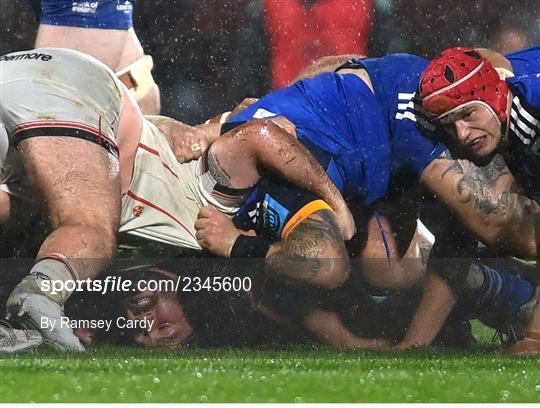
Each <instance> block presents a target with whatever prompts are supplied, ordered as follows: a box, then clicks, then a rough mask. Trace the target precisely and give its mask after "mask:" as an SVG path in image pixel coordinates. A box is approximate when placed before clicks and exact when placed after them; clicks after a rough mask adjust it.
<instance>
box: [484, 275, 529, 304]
mask: <svg viewBox="0 0 540 408" xmlns="http://www.w3.org/2000/svg"><path fill="white" fill-rule="evenodd" d="M478 266H480V269H481V270H482V273H483V275H484V282H483V284H482V287H481V288H479V289H478V293H477V295H478V301H479V304H481V305H482V307H488V308H498V307H501V306H502V307H504V306H513V307H516V308H520V307H521V306H523V305H524V304H525V303H527V302H528V301H529V300H531V299H532V297H533V296H534V286H533V284H532V283H530V282H529V281H528V280H526V279H523V278H520V277H518V276H515V275H512V274H509V273H507V272H504V271H501V270H497V269H494V268H491V267H489V266H486V265H482V264H478Z"/></svg>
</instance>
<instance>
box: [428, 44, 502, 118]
mask: <svg viewBox="0 0 540 408" xmlns="http://www.w3.org/2000/svg"><path fill="white" fill-rule="evenodd" d="M420 96H421V97H422V106H423V107H424V109H425V110H426V112H427V113H428V114H429V115H430V116H435V117H439V118H440V117H442V116H446V115H448V114H449V113H451V112H453V111H455V110H457V109H459V108H462V107H463V106H466V105H468V104H470V103H472V102H481V103H483V104H484V105H486V106H487V107H488V108H489V109H490V110H491V111H492V112H493V113H494V114H495V116H497V118H498V119H499V121H500V122H501V123H504V122H506V119H507V117H506V107H507V97H508V85H507V84H506V82H505V81H504V80H502V79H501V78H500V77H499V74H498V73H497V71H496V70H495V68H494V67H493V65H492V64H491V62H489V61H488V60H487V59H485V58H483V57H482V56H481V55H480V54H478V52H476V51H475V50H474V49H473V48H465V47H456V48H449V49H447V50H445V51H443V52H442V53H441V55H440V56H439V57H438V58H435V59H434V60H433V61H431V63H430V64H429V65H428V67H427V68H426V70H425V71H424V73H423V74H422V77H421V78H420Z"/></svg>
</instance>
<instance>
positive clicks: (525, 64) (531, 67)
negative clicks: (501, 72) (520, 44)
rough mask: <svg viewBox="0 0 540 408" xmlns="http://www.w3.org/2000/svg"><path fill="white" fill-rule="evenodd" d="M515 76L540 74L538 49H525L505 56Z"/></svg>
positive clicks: (539, 52)
mask: <svg viewBox="0 0 540 408" xmlns="http://www.w3.org/2000/svg"><path fill="white" fill-rule="evenodd" d="M506 58H508V60H509V61H510V63H511V64H512V71H514V74H515V75H517V76H521V75H530V74H537V73H540V47H533V48H527V49H525V50H520V51H517V52H513V53H512V54H508V55H506Z"/></svg>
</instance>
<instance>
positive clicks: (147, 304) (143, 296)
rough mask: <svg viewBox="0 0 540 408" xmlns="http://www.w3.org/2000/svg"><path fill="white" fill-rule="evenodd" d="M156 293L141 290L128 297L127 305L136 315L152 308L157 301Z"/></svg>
mask: <svg viewBox="0 0 540 408" xmlns="http://www.w3.org/2000/svg"><path fill="white" fill-rule="evenodd" d="M155 295H156V293H155V292H152V291H149V290H147V291H144V292H139V293H137V294H136V295H133V296H130V297H129V298H127V299H126V303H127V307H128V308H129V309H130V310H131V312H132V313H133V314H134V315H138V314H141V313H143V312H146V311H148V310H150V309H151V308H152V307H154V305H155V303H156V296H155Z"/></svg>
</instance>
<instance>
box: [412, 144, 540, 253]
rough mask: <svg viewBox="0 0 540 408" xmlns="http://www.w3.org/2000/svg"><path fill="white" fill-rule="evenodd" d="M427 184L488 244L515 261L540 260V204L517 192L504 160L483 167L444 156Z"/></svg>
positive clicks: (425, 177) (427, 173)
mask: <svg viewBox="0 0 540 408" xmlns="http://www.w3.org/2000/svg"><path fill="white" fill-rule="evenodd" d="M422 182H423V183H424V184H426V186H427V187H428V188H430V189H431V190H432V191H433V192H434V193H435V194H437V196H438V197H439V198H441V199H442V200H443V201H444V202H445V203H446V204H447V205H448V206H449V207H450V208H451V209H452V210H453V211H454V212H455V213H457V215H458V216H459V217H460V218H461V220H462V222H463V223H464V224H465V226H467V227H468V228H469V229H470V230H471V231H473V232H474V233H475V234H476V235H477V236H478V237H479V239H480V240H481V241H483V242H484V243H485V244H486V245H488V246H491V247H492V248H496V249H498V250H502V251H504V252H507V253H511V254H513V255H516V256H525V257H533V256H536V244H535V231H534V223H533V219H534V217H535V216H536V215H537V214H539V213H540V205H539V204H538V203H537V202H535V201H534V200H532V199H530V198H527V197H525V196H523V195H520V194H519V193H517V185H516V182H515V180H514V177H513V176H512V174H511V173H510V171H509V170H508V168H507V167H506V165H505V163H504V161H503V159H502V157H500V156H496V157H495V158H494V159H493V160H492V162H491V163H489V164H488V165H486V166H483V167H478V166H476V165H474V164H473V163H472V162H470V161H468V160H454V159H452V158H451V156H450V155H449V154H448V153H443V155H441V156H440V157H439V158H438V159H436V160H434V161H433V162H432V163H431V164H430V165H429V166H428V167H427V168H426V169H425V170H424V172H423V173H422Z"/></svg>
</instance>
